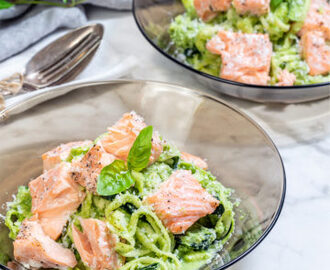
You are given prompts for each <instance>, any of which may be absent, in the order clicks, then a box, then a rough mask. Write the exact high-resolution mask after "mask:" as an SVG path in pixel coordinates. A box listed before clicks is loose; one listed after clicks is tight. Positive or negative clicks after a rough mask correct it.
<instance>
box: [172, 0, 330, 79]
mask: <svg viewBox="0 0 330 270" xmlns="http://www.w3.org/2000/svg"><path fill="white" fill-rule="evenodd" d="M275 2H276V3H275ZM182 3H183V5H184V7H185V10H186V12H185V13H183V14H181V15H178V16H177V17H175V19H174V20H173V21H172V23H171V25H170V27H169V35H170V38H171V44H172V45H174V47H175V50H173V46H172V47H168V48H169V49H170V51H169V52H170V53H171V54H173V53H172V52H173V51H174V56H175V57H176V58H177V59H179V60H180V61H182V62H184V63H186V64H188V65H190V66H192V67H193V68H194V69H196V70H199V71H202V72H205V73H208V74H211V75H213V76H217V77H218V76H219V74H220V70H221V66H222V63H221V57H220V55H217V54H212V53H211V52H209V51H208V50H207V49H206V43H207V42H208V41H209V40H210V39H211V38H212V37H214V36H215V35H216V34H217V32H218V31H219V30H225V31H232V32H241V33H249V34H251V33H263V34H264V33H266V34H268V36H269V39H270V41H271V43H272V47H273V55H272V58H271V65H270V72H269V75H270V80H269V81H268V83H269V84H270V85H276V84H277V83H278V82H279V76H280V73H281V71H283V70H284V69H286V70H287V71H289V72H290V73H292V74H293V75H295V77H296V80H295V82H294V84H295V85H306V84H315V83H323V82H329V81H330V74H329V72H328V73H326V74H323V75H315V76H311V75H309V71H310V68H309V67H308V65H307V63H306V62H305V60H304V59H303V57H302V53H301V48H300V45H299V43H300V38H299V36H298V34H297V33H298V31H299V30H300V28H301V26H302V22H301V21H299V20H301V18H303V17H304V15H303V13H304V12H305V10H307V9H308V6H309V1H308V0H304V1H302V2H301V4H296V3H295V1H294V0H283V1H274V0H272V1H271V4H270V5H271V8H270V11H269V12H268V13H267V14H266V15H262V16H256V15H239V14H238V13H237V12H236V10H235V8H234V7H233V6H231V7H230V8H229V10H227V11H225V12H219V13H218V15H217V16H216V17H215V18H213V19H211V20H210V21H207V22H204V21H202V20H201V19H200V18H199V17H198V16H197V13H196V10H195V7H194V0H182ZM299 3H300V2H299Z"/></svg>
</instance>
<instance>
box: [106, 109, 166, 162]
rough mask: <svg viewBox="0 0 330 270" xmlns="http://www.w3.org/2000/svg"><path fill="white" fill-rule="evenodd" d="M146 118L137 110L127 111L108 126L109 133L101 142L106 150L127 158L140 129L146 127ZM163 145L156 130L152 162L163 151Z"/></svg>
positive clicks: (119, 157) (124, 158) (153, 137)
mask: <svg viewBox="0 0 330 270" xmlns="http://www.w3.org/2000/svg"><path fill="white" fill-rule="evenodd" d="M146 126H147V125H146V123H145V122H144V119H143V118H142V117H141V116H139V115H137V114H136V113H135V112H130V113H125V114H124V115H123V116H122V118H121V119H120V120H119V121H118V122H117V123H116V124H115V125H113V126H112V127H109V128H108V134H107V135H106V136H104V137H103V138H102V140H101V143H102V145H103V147H104V149H105V151H106V152H108V153H109V154H112V155H114V156H116V157H117V158H118V159H121V160H127V157H128V154H129V151H130V150H131V147H132V146H133V144H134V141H135V139H136V137H137V136H138V135H139V133H140V131H141V130H142V129H144V128H145V127H146ZM162 150H163V146H162V143H161V140H160V138H159V136H158V134H157V133H156V132H154V134H153V136H152V149H151V157H150V163H153V162H155V161H156V160H157V159H158V158H159V156H160V154H161V153H162Z"/></svg>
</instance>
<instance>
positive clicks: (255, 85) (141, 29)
mask: <svg viewBox="0 0 330 270" xmlns="http://www.w3.org/2000/svg"><path fill="white" fill-rule="evenodd" d="M135 2H136V0H133V2H132V12H133V17H134V20H135V22H136V24H137V26H138V28H139V30H140V32H141V33H142V35H143V36H144V37H145V38H146V40H148V42H149V43H150V44H151V45H152V46H153V47H154V48H155V49H156V50H157V51H159V52H160V53H161V54H162V55H164V56H165V57H166V58H169V59H170V60H172V61H174V62H175V63H177V64H178V65H180V66H181V67H183V68H186V69H188V70H190V71H192V72H193V73H196V74H198V75H200V76H204V77H207V78H208V79H211V80H216V81H219V82H222V83H227V84H231V85H235V86H240V87H246V88H266V89H272V90H277V89H279V90H283V89H290V90H295V89H299V90H300V89H302V88H305V89H309V88H311V87H322V86H326V85H330V82H324V83H315V84H304V85H292V86H276V85H258V84H247V83H240V82H235V81H230V80H226V79H223V78H220V77H216V76H213V75H210V74H208V73H205V72H202V71H199V70H197V69H194V68H193V67H191V66H189V65H187V64H185V63H183V62H181V61H179V60H178V59H177V58H175V57H174V56H172V55H170V54H168V53H166V52H165V51H164V50H162V49H161V48H160V47H159V46H158V45H157V44H155V42H154V41H153V40H152V39H150V38H149V37H148V35H147V34H146V32H145V31H144V29H143V27H142V25H141V24H140V20H139V19H138V16H137V14H136V5H135Z"/></svg>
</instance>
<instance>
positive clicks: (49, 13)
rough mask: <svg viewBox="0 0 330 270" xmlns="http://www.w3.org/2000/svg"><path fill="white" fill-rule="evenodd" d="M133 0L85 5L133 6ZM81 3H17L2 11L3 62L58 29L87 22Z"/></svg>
mask: <svg viewBox="0 0 330 270" xmlns="http://www.w3.org/2000/svg"><path fill="white" fill-rule="evenodd" d="M131 3H132V0H87V1H86V2H84V4H92V5H96V6H100V7H106V8H115V9H130V7H131ZM86 22H87V18H86V15H85V10H84V7H83V6H82V5H80V6H77V7H72V8H62V7H52V6H41V5H39V6H29V5H22V6H21V5H17V6H13V7H11V8H9V9H7V10H6V9H5V10H0V48H1V50H0V61H3V60H4V59H6V58H8V57H11V56H13V55H14V54H17V53H19V52H21V51H23V50H24V49H26V48H28V47H29V46H30V45H32V44H34V43H35V42H37V41H39V40H40V39H42V38H43V37H45V36H47V35H48V34H50V33H52V32H53V31H55V30H56V29H59V28H76V27H79V26H82V25H84V24H86Z"/></svg>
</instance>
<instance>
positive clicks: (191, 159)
mask: <svg viewBox="0 0 330 270" xmlns="http://www.w3.org/2000/svg"><path fill="white" fill-rule="evenodd" d="M181 159H182V160H183V161H185V162H188V163H192V164H194V165H195V166H198V167H200V168H201V169H203V170H206V169H207V167H208V166H207V163H206V162H205V160H203V159H201V158H200V157H197V156H194V155H192V154H189V153H186V152H181Z"/></svg>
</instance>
